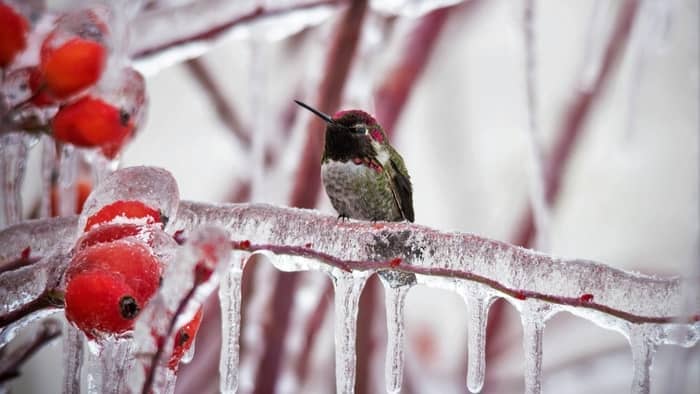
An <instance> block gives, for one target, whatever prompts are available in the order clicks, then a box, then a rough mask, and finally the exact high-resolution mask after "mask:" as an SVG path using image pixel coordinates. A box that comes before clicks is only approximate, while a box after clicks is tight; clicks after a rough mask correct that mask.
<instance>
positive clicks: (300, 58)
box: [12, 0, 700, 393]
mask: <svg viewBox="0 0 700 394" xmlns="http://www.w3.org/2000/svg"><path fill="white" fill-rule="evenodd" d="M482 3H483V4H480V5H479V6H478V7H476V9H475V10H469V11H467V10H466V9H465V8H461V9H460V8H457V9H456V10H455V11H453V12H452V13H451V15H450V19H449V21H448V24H447V26H446V27H445V28H444V30H443V31H442V33H441V37H440V40H439V42H438V44H437V46H436V48H435V51H434V53H433V55H432V59H431V60H430V62H429V64H428V67H427V69H426V70H425V73H424V75H423V76H422V78H421V79H420V80H419V81H418V83H417V85H416V86H415V87H414V90H413V93H412V95H411V97H410V99H409V101H408V104H407V106H406V108H405V110H404V112H403V113H402V116H401V118H400V119H399V122H398V123H397V130H396V131H395V135H396V137H395V138H394V141H393V142H394V145H395V146H396V147H397V148H398V150H399V151H400V152H401V153H402V154H403V156H404V158H405V160H406V163H407V166H408V169H409V172H410V174H411V177H412V181H413V184H414V206H415V212H416V222H417V223H420V224H424V225H428V226H431V227H434V228H438V229H441V230H454V231H460V232H472V233H476V234H480V235H483V236H487V237H491V238H494V239H499V240H507V239H508V238H509V237H510V236H511V234H512V233H513V231H514V229H515V228H516V226H517V222H518V220H519V217H520V214H521V212H522V211H523V210H524V209H525V207H526V204H528V188H529V186H528V182H529V177H530V176H531V175H530V174H529V171H528V168H529V167H528V165H529V164H528V160H530V156H529V155H528V149H529V148H528V140H527V134H526V131H525V127H526V126H527V118H526V115H527V112H526V105H525V103H526V101H525V98H526V97H525V73H524V70H525V68H524V60H523V56H524V48H523V35H522V27H521V18H522V2H520V1H512V0H487V1H482ZM618 3H619V2H618V1H617V0H609V1H607V0H606V1H595V0H585V1H581V0H539V1H536V2H535V10H536V22H535V37H536V66H537V68H536V82H537V85H536V87H537V103H538V111H537V121H538V124H539V125H540V128H539V135H538V136H537V137H538V139H539V143H541V144H542V146H543V149H544V151H545V152H547V151H548V149H549V147H550V146H551V143H552V141H553V138H554V136H555V134H556V131H557V130H558V127H559V124H560V122H561V119H562V116H563V111H564V110H565V109H566V108H567V105H568V104H569V102H570V101H571V99H572V97H573V95H574V94H575V92H576V89H577V88H578V87H579V86H580V80H581V75H582V74H585V73H586V70H585V63H586V53H585V52H586V51H585V48H586V42H587V40H588V41H589V42H593V44H594V45H593V46H594V49H593V50H594V51H595V50H598V51H599V50H600V47H601V46H602V45H604V44H603V43H605V42H607V33H608V31H609V26H610V25H611V24H612V23H613V21H614V18H615V15H616V9H617V4H618ZM641 3H642V8H641V10H640V15H639V16H638V17H637V20H636V22H637V25H636V26H635V27H634V29H633V31H632V36H631V40H630V42H629V44H628V48H627V50H626V51H625V55H624V57H623V58H622V62H621V63H620V64H619V65H618V67H617V69H616V70H615V71H613V73H612V76H611V81H610V83H609V84H608V87H607V89H606V90H605V92H604V94H603V95H602V96H601V99H600V100H599V101H598V102H596V103H595V104H594V107H593V110H592V113H591V117H590V118H589V121H588V122H587V124H586V126H585V130H584V132H583V133H582V136H581V138H580V140H579V142H578V143H577V144H576V148H575V151H574V152H573V156H572V158H571V160H570V163H569V165H568V166H567V168H566V172H565V175H564V178H563V179H564V181H563V185H562V186H563V187H562V190H561V194H560V197H559V201H558V203H557V204H556V206H554V207H553V208H552V211H551V217H550V219H551V221H550V223H549V235H550V236H549V249H548V250H547V252H548V253H551V254H554V255H558V256H563V257H569V258H584V259H592V260H596V261H601V262H604V263H606V264H608V265H611V266H615V267H619V268H623V269H627V270H635V271H640V272H644V273H650V274H659V275H677V274H681V275H687V276H692V275H695V276H696V277H697V275H698V271H699V270H698V266H699V248H698V236H699V230H698V229H699V227H698V190H699V186H700V185H699V181H698V175H699V174H698V160H699V158H700V155H699V153H700V152H699V150H698V149H699V146H700V141H699V137H698V136H699V134H698V130H699V127H698V125H699V124H700V119H699V109H698V108H699V101H698V97H699V94H700V89H699V85H700V74H699V67H698V58H699V56H700V52H699V49H698V46H699V45H698V26H699V7H698V3H699V2H698V1H697V0H660V1H654V0H646V1H642V2H641ZM596 6H597V7H599V10H601V11H600V13H599V14H598V18H599V19H600V20H599V23H598V25H597V26H598V27H599V29H596V31H594V32H593V33H592V36H591V33H590V32H589V24H590V23H591V15H592V13H593V12H594V8H595V7H596ZM467 13H470V14H469V16H468V17H467V16H466V15H467ZM336 20H337V19H336V18H330V19H329V20H327V21H325V22H324V23H323V24H322V25H320V26H318V27H315V28H313V29H312V30H311V31H309V32H306V33H303V35H302V36H301V38H299V39H297V40H296V41H295V42H294V44H292V43H291V41H290V40H282V41H274V42H269V41H265V40H260V39H254V40H249V39H248V38H249V37H242V39H239V40H232V41H228V42H226V43H225V44H223V45H220V46H218V47H216V48H214V49H212V50H211V51H210V52H208V53H207V54H206V55H205V56H204V57H203V61H204V63H205V64H206V65H207V66H208V67H209V68H211V69H212V70H213V72H214V75H215V78H216V82H217V83H218V84H220V85H221V87H222V88H223V90H224V92H225V93H226V95H227V98H228V99H229V100H231V102H232V103H234V104H235V106H236V108H237V109H238V110H239V112H240V113H241V115H242V118H243V119H246V120H247V122H248V124H249V125H251V127H252V123H253V118H254V116H253V113H254V111H256V108H255V105H253V104H252V102H254V101H255V99H256V97H257V99H258V100H261V102H264V103H266V105H265V106H264V108H263V109H260V108H257V110H258V111H262V113H265V112H267V113H269V118H268V119H267V122H268V126H269V127H268V130H267V131H266V134H267V137H266V138H268V140H272V141H274V139H275V136H276V135H277V130H275V128H276V127H278V126H277V125H278V124H279V121H278V119H277V118H279V114H280V112H281V111H282V110H283V109H284V108H286V107H287V106H288V104H289V102H290V101H291V100H293V99H302V100H306V101H307V102H310V103H313V102H314V97H315V96H314V94H315V93H314V92H315V91H316V85H317V83H318V79H319V78H320V76H321V75H322V73H325V72H329V70H324V69H323V63H324V60H325V58H324V54H325V51H324V48H325V47H324V44H327V43H328V40H329V36H330V35H331V33H332V31H333V26H334V23H335V22H336ZM380 20H381V18H379V17H377V16H376V15H375V16H370V17H369V18H368V19H367V21H366V23H367V25H366V26H365V31H364V37H363V46H362V47H361V48H360V49H359V52H358V57H357V59H356V60H355V62H356V63H355V69H354V74H353V75H351V78H350V80H349V81H350V84H349V85H348V86H347V87H346V94H345V97H346V99H345V103H346V104H345V105H344V107H357V106H360V107H363V108H364V109H367V110H369V111H370V112H371V111H372V103H371V100H370V99H369V98H370V97H371V88H372V82H371V81H373V80H377V81H381V78H382V77H383V72H384V71H385V68H386V65H388V64H391V60H393V59H394V57H395V56H396V55H397V54H398V53H399V52H400V45H401V43H402V42H403V34H405V33H406V32H407V31H409V29H410V27H411V26H412V24H413V23H414V20H413V19H411V18H408V17H402V18H400V19H399V20H398V21H397V22H396V24H395V29H394V31H393V32H392V33H391V34H390V35H389V36H387V37H382V36H380V35H379V34H380V32H381V29H380V28H379V27H378V26H379V25H380V23H379V21H380ZM606 29H607V30H606ZM251 34H253V36H254V37H255V32H251ZM135 39H138V37H136V38H135ZM596 45H597V46H598V48H597V49H596ZM640 52H641V53H640ZM309 70H311V71H309ZM330 72H332V71H330ZM147 84H148V91H149V94H150V108H149V114H148V122H147V125H146V127H145V128H144V129H143V130H142V131H141V133H140V134H139V135H138V136H137V137H136V138H135V140H134V141H133V142H132V144H131V145H130V146H129V147H128V148H127V149H126V150H125V152H124V155H123V166H131V165H153V166H160V167H163V168H166V169H168V170H169V171H171V172H172V173H173V175H174V177H175V179H177V181H178V183H179V187H180V193H181V196H182V198H183V199H188V200H198V201H210V202H216V201H226V200H227V198H229V195H230V193H231V190H232V186H233V184H234V181H235V180H236V179H245V178H248V177H249V176H250V174H251V173H255V170H254V169H253V168H252V167H253V162H252V159H251V156H250V155H249V154H248V153H246V152H245V151H244V150H243V149H242V148H241V146H240V145H239V144H238V142H237V141H236V139H235V138H234V137H233V136H232V134H231V132H230V131H229V130H228V129H226V127H225V126H224V125H223V124H222V123H221V122H220V121H219V120H218V118H217V116H216V114H215V109H214V108H213V106H212V104H211V102H210V101H209V100H208V98H207V97H206V95H205V94H204V93H203V91H202V90H201V87H200V86H199V85H198V84H197V83H196V81H195V80H194V79H193V78H192V75H191V74H190V73H189V72H188V70H187V69H186V67H185V66H184V65H174V66H172V67H168V68H166V69H163V70H162V71H160V72H158V73H157V74H155V75H152V76H149V77H148V78H147ZM299 111H300V112H302V110H301V109H300V110H299ZM300 116H304V117H306V116H308V115H307V114H305V113H304V114H300ZM306 124H307V122H297V127H296V128H295V130H293V131H292V133H293V134H292V135H293V137H292V139H291V141H290V142H289V144H287V145H285V146H283V147H282V148H283V151H284V152H285V154H284V156H283V157H282V160H281V161H280V162H281V163H282V165H280V166H279V167H278V168H276V169H274V171H271V172H267V173H264V174H263V175H264V178H263V179H262V181H260V182H259V183H257V187H258V188H259V189H258V190H257V191H256V193H255V195H254V198H255V200H256V201H260V202H270V203H275V204H285V203H286V201H287V197H288V193H289V190H290V186H291V184H292V182H293V179H294V174H295V169H296V165H297V162H296V160H298V157H299V149H300V147H301V146H302V144H303V141H304V137H305V131H306V130H305V125H306ZM255 131H256V130H254V132H255ZM318 137H319V138H322V136H321V135H319V136H318ZM38 151H39V150H38V149H36V150H35V152H33V155H34V156H37V153H38ZM36 158H37V157H34V159H35V160H33V161H32V162H31V163H30V171H29V174H28V176H27V182H25V191H24V192H25V195H27V196H34V195H36V194H37V193H38V189H39V181H38V179H39V177H38V175H37V174H38V161H37V160H36ZM323 198H324V199H323V202H322V203H321V209H322V210H324V211H326V212H329V213H333V210H332V207H331V206H330V204H329V203H328V201H327V199H326V198H325V196H324V197H323ZM27 205H28V204H27ZM25 208H27V210H28V209H29V208H30V207H29V206H27V207H25ZM507 309H508V311H507V314H506V321H505V322H504V323H503V326H504V327H506V328H507V329H504V330H501V331H500V332H499V333H498V335H497V337H495V338H494V339H493V341H492V342H489V343H487V348H489V347H491V346H494V347H499V348H503V349H506V350H504V351H501V352H499V356H498V357H497V358H493V359H489V360H488V361H487V367H486V368H487V376H488V377H489V381H490V383H489V384H487V387H489V388H490V391H491V392H499V393H510V392H513V393H517V392H522V360H523V356H522V345H521V328H520V327H521V326H520V322H519V316H518V315H517V313H516V312H515V310H514V309H512V308H511V307H507ZM406 311H407V352H408V353H412V354H416V355H414V356H410V355H409V356H408V359H407V363H408V364H409V365H408V366H407V368H408V369H409V372H407V374H408V375H409V376H411V377H412V378H413V381H412V387H413V388H414V390H415V391H416V392H419V393H435V392H440V393H452V392H454V393H458V392H465V390H466V388H465V386H464V383H463V381H462V380H461V378H460V377H461V376H462V375H463V372H460V370H462V369H464V368H466V367H465V362H466V353H465V350H466V338H467V328H466V321H467V316H466V309H465V307H464V302H463V301H462V299H461V298H459V297H458V296H457V295H456V294H453V293H448V292H443V291H439V290H435V289H428V288H423V287H417V288H414V289H413V290H412V291H411V292H410V293H409V296H408V303H407V307H406ZM324 330H325V331H324V334H323V337H322V338H320V339H319V345H318V348H317V349H316V351H315V353H314V360H313V362H314V363H315V364H314V365H315V367H312V368H311V370H312V371H316V372H315V373H314V374H313V376H312V382H310V383H309V386H307V387H305V389H304V392H326V390H327V389H328V387H329V386H328V385H327V384H328V383H329V382H332V379H333V378H332V373H333V367H332V360H333V353H332V352H333V349H332V333H331V330H332V323H331V321H330V319H328V321H327V322H326V324H325V326H324ZM379 331H381V328H379ZM378 335H381V334H378ZM426 341H427V345H426ZM419 346H427V349H428V350H427V351H426V350H424V351H423V352H422V353H420V354H422V355H421V356H420V357H419V356H418V354H419V349H418V347H419ZM380 349H382V350H381V351H382V352H383V345H381V346H380ZM674 350H677V349H674ZM426 352H427V353H426ZM660 353H661V354H660V355H659V357H658V358H657V360H656V364H655V368H654V370H653V372H652V392H655V393H663V392H667V390H666V389H665V385H666V384H668V383H669V382H670V380H669V378H668V373H669V372H670V371H671V370H672V368H673V367H670V366H669V365H671V364H669V362H665V361H668V360H669V359H670V357H664V355H666V353H668V352H667V350H666V349H664V348H663V347H662V348H661V349H660ZM60 354H61V348H60V341H57V342H56V343H55V344H54V345H52V346H49V347H47V348H45V349H44V350H42V351H41V352H40V353H39V354H37V355H36V356H35V357H34V358H33V359H32V360H31V361H30V362H29V363H28V364H27V365H26V366H25V367H24V368H23V371H22V372H23V376H22V377H21V378H20V379H18V380H17V382H16V383H14V384H13V385H12V390H13V392H15V393H51V392H59V391H60V390H59V389H58V388H59V387H60V384H61V383H60V382H61V380H60V379H61V356H60ZM382 357H383V356H382V355H380V357H379V361H381V359H382ZM377 365H378V366H381V363H380V364H377ZM543 367H544V388H543V391H544V392H546V393H592V392H596V393H618V392H627V391H628V390H629V384H630V381H631V372H632V369H631V354H630V351H629V347H628V346H627V344H626V340H625V339H624V338H623V337H622V336H621V335H619V334H617V333H614V332H611V331H606V330H604V329H602V328H599V327H597V326H594V325H593V324H592V323H589V322H586V321H584V320H582V319H578V318H575V317H572V316H570V315H567V314H559V315H557V316H556V317H555V318H554V319H553V320H551V321H550V322H549V323H548V325H547V328H546V330H545V335H544V362H543ZM382 368H383V367H382ZM680 368H684V369H686V371H687V375H686V378H687V379H688V385H687V386H686V387H687V388H688V389H689V390H692V389H693V388H697V387H699V386H700V350H699V349H698V347H697V346H696V347H695V349H693V350H691V356H689V358H688V362H687V364H685V365H681V366H680ZM376 375H377V376H376V378H377V384H376V388H377V390H378V392H379V390H381V388H382V387H383V383H382V380H383V372H382V369H381V368H380V370H379V371H378V372H377V373H376ZM688 392H692V391H688Z"/></svg>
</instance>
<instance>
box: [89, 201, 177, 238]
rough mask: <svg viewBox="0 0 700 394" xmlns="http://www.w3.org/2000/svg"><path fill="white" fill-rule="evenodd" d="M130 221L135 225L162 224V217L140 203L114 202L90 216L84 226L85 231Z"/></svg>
mask: <svg viewBox="0 0 700 394" xmlns="http://www.w3.org/2000/svg"><path fill="white" fill-rule="evenodd" d="M129 219H132V220H131V221H132V222H134V223H137V224H154V223H162V221H163V219H164V217H161V214H160V212H159V211H158V210H156V209H153V208H151V207H149V206H148V205H146V204H144V203H142V202H141V201H116V202H113V203H112V204H109V205H105V206H104V207H102V209H100V210H99V211H97V212H96V213H95V214H93V215H92V216H90V217H89V218H88V220H87V223H86V224H85V231H88V230H90V229H91V228H93V227H95V226H97V225H99V224H103V223H110V222H113V221H119V222H126V221H129Z"/></svg>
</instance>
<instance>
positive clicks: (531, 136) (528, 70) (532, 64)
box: [523, 0, 549, 250]
mask: <svg viewBox="0 0 700 394" xmlns="http://www.w3.org/2000/svg"><path fill="white" fill-rule="evenodd" d="M534 8H535V4H534V0H527V1H526V2H525V9H524V14H523V33H524V34H523V37H524V40H525V42H524V47H525V86H526V89H525V90H526V92H527V94H526V96H527V97H526V102H527V105H526V106H527V111H526V114H527V127H526V134H527V140H528V148H529V149H528V153H529V154H528V156H529V157H530V160H529V164H530V165H529V167H530V171H529V178H530V179H529V184H530V203H531V205H532V212H533V216H534V222H535V229H536V232H535V233H536V241H535V246H536V248H537V249H538V250H547V249H548V248H549V246H548V245H549V230H548V228H549V208H548V206H547V199H546V198H547V197H546V195H545V186H544V183H545V182H544V169H543V165H542V147H541V144H540V142H539V130H538V123H537V78H536V75H537V67H536V66H537V63H536V53H535V29H534V19H535V9H534Z"/></svg>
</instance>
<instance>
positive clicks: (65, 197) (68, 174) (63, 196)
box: [58, 144, 80, 216]
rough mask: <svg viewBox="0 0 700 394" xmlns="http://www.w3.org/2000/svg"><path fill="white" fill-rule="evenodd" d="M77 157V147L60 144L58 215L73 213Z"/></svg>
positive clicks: (75, 199) (75, 196) (75, 198)
mask: <svg viewBox="0 0 700 394" xmlns="http://www.w3.org/2000/svg"><path fill="white" fill-rule="evenodd" d="M79 157H80V156H79V153H78V151H77V149H76V148H75V147H73V146H72V145H69V144H64V145H63V146H62V149H61V158H60V161H59V170H58V214H59V215H60V216H70V215H75V206H76V201H77V197H78V196H77V194H76V180H77V178H78V164H79Z"/></svg>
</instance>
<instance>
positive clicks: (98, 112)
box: [51, 96, 133, 156]
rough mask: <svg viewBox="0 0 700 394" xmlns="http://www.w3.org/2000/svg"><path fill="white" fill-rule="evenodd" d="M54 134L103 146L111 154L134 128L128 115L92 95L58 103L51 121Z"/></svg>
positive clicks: (75, 142) (82, 143) (78, 142)
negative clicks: (68, 102) (58, 106)
mask: <svg viewBox="0 0 700 394" xmlns="http://www.w3.org/2000/svg"><path fill="white" fill-rule="evenodd" d="M51 128H52V130H53V135H54V138H55V139H56V140H58V141H62V142H67V143H71V144H73V145H77V146H81V147H90V148H91V147H98V146H99V147H103V148H106V149H108V150H109V153H110V154H107V156H113V155H114V154H115V153H116V152H118V150H119V148H121V146H122V145H123V144H124V142H126V139H127V138H128V137H129V135H130V134H131V132H132V131H133V124H132V123H131V121H130V119H129V116H128V115H125V114H124V112H122V111H120V109H119V108H116V107H115V106H113V105H111V104H109V103H107V102H105V101H103V100H101V99H99V98H94V97H91V96H86V97H83V98H81V99H80V100H78V101H76V102H74V103H71V104H68V105H66V106H63V107H61V109H59V111H58V113H56V115H55V116H54V118H53V120H52V121H51Z"/></svg>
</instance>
